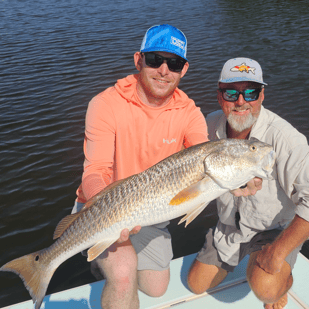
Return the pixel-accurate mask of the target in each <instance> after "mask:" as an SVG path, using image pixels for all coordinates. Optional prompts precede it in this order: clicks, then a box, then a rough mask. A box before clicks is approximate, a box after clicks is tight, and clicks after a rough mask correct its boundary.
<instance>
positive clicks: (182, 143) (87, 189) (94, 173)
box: [73, 24, 208, 309]
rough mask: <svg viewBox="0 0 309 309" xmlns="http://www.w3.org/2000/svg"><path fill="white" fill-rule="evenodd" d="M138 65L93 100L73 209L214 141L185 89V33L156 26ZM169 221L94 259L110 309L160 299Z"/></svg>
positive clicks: (139, 54)
mask: <svg viewBox="0 0 309 309" xmlns="http://www.w3.org/2000/svg"><path fill="white" fill-rule="evenodd" d="M134 63H135V66H136V68H137V70H138V71H139V73H138V74H136V75H129V76H127V77H126V78H123V79H120V80H118V81H117V83H116V84H115V85H114V86H113V87H110V88H108V89H106V90H105V91H103V92H102V93H100V94H98V95H97V96H96V97H94V98H93V99H92V100H91V102H90V103H89V106H88V110H87V115H86V129H85V140H84V153H85V161H84V173H83V176H82V184H81V185H80V187H79V188H78V190H77V200H76V203H75V206H74V209H73V212H76V211H79V210H80V209H81V207H82V206H83V204H84V203H85V202H86V201H87V200H89V199H90V198H92V197H93V196H94V195H96V194H97V193H99V192H100V191H101V190H102V189H104V188H105V187H106V186H108V185H109V184H110V183H112V182H114V181H116V180H119V179H123V178H126V177H129V176H131V175H133V174H136V173H140V172H142V171H144V170H146V169H147V168H149V167H150V166H152V165H154V164H156V163H157V162H159V161H161V160H163V159H165V158H166V157H168V156H170V155H172V154H174V153H176V152H177V151H180V150H181V148H182V147H185V148H187V147H190V146H192V145H195V144H198V143H202V142H206V141H207V140H208V133H207V126H206V122H205V118H204V116H203V114H202V113H201V111H200V108H198V107H196V105H195V103H194V101H193V100H191V99H190V98H189V97H188V96H187V95H186V94H185V93H184V92H183V91H181V90H180V89H179V88H178V84H179V82H180V80H181V78H182V77H184V75H185V74H186V72H187V70H188V68H189V63H188V61H187V40H186V37H185V35H184V34H183V33H182V32H181V31H180V30H179V29H177V28H175V27H173V26H170V25H166V24H164V25H158V26H153V27H151V28H150V29H148V30H147V32H146V34H145V36H144V39H143V42H142V45H141V50H140V52H136V53H135V54H134ZM168 223H169V222H164V223H161V224H158V225H155V226H148V227H143V228H140V227H136V228H134V229H133V230H132V231H131V233H130V236H129V231H128V230H124V231H122V233H121V237H120V239H119V240H118V242H116V243H114V244H113V245H112V246H111V247H110V248H109V249H107V250H106V251H105V252H104V253H103V254H101V255H100V256H99V257H98V258H96V259H95V260H94V261H93V262H92V264H91V270H92V273H93V274H94V275H95V276H96V278H97V279H100V278H102V275H104V277H105V278H106V284H105V287H104V290H103V292H102V298H101V305H102V307H103V308H122V309H124V308H138V307H139V299H138V293H137V291H138V289H140V290H141V291H143V292H144V293H146V294H148V295H150V296H153V297H159V296H161V295H163V294H164V293H165V291H166V289H167V286H168V283H169V278H170V273H169V264H170V261H171V259H172V257H173V252H172V246H171V237H170V233H169V232H168V229H167V228H166V226H167V225H168ZM138 232H139V233H138Z"/></svg>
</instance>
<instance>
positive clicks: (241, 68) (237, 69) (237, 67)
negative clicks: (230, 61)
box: [231, 62, 255, 74]
mask: <svg viewBox="0 0 309 309" xmlns="http://www.w3.org/2000/svg"><path fill="white" fill-rule="evenodd" d="M231 71H232V72H246V73H249V71H251V72H252V73H253V74H255V73H254V71H255V68H251V67H249V66H248V65H246V63H245V62H244V63H242V64H241V65H235V66H234V67H233V68H231Z"/></svg>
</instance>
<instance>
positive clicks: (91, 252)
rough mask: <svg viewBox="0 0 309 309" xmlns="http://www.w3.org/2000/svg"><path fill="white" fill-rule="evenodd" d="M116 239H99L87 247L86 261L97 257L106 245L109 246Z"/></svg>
mask: <svg viewBox="0 0 309 309" xmlns="http://www.w3.org/2000/svg"><path fill="white" fill-rule="evenodd" d="M116 240H117V239H108V240H104V241H100V242H98V243H96V244H95V245H94V246H92V247H91V248H90V249H88V251H87V253H88V258H87V261H88V262H91V261H93V260H94V259H95V258H97V257H98V256H99V255H100V254H101V253H103V252H104V251H105V250H106V249H107V248H108V247H110V246H111V245H112V244H113V243H114V242H115V241H116Z"/></svg>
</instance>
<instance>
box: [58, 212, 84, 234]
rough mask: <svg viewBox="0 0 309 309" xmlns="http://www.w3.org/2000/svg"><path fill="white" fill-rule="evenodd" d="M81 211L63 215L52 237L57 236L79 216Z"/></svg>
mask: <svg viewBox="0 0 309 309" xmlns="http://www.w3.org/2000/svg"><path fill="white" fill-rule="evenodd" d="M80 214H81V212H78V213H75V214H71V215H68V216H66V217H64V218H63V219H62V220H61V221H60V222H59V223H58V225H57V226H56V229H55V232H54V237H53V239H57V238H59V237H60V236H61V235H62V234H63V233H64V231H65V230H66V229H67V228H68V227H69V226H70V225H71V224H72V223H73V222H74V221H75V220H76V219H77V218H78V217H79V216H80Z"/></svg>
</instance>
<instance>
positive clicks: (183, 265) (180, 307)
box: [3, 254, 309, 309]
mask: <svg viewBox="0 0 309 309" xmlns="http://www.w3.org/2000/svg"><path fill="white" fill-rule="evenodd" d="M195 256H196V254H191V255H188V256H185V257H182V258H178V259H175V260H173V261H172V263H171V280H170V284H169V287H168V290H167V292H166V294H165V295H164V296H162V297H159V298H151V297H148V296H146V295H145V294H143V293H141V292H139V298H140V308H142V309H146V308H147V309H150V308H152V309H153V308H170V307H174V306H176V308H177V309H188V308H190V309H192V308H194V309H199V308H216V309H221V308H228V309H233V308H235V309H236V308H237V309H241V308H250V309H255V308H263V304H262V303H261V302H260V301H259V300H258V299H257V298H256V297H255V296H254V294H253V292H252V291H251V290H250V288H249V286H248V283H247V281H246V266H247V262H248V257H246V258H245V259H244V260H243V261H242V262H241V263H240V264H239V265H238V266H237V268H236V269H235V271H234V272H233V273H230V274H229V275H228V276H227V277H226V279H225V280H224V281H223V282H222V283H221V284H220V285H219V286H218V287H216V288H214V289H213V290H211V291H209V292H208V293H204V294H201V295H195V294H192V293H191V292H190V291H189V289H188V287H187V284H186V276H187V272H188V270H189V267H190V265H191V264H192V262H193V260H194V258H195ZM293 277H294V283H293V286H292V289H291V290H290V291H289V293H288V299H289V301H288V305H287V306H286V308H288V309H297V308H298V309H299V308H307V309H309V283H308V278H309V261H308V260H307V258H306V257H304V256H303V255H302V254H299V256H298V258H297V262H296V265H295V268H294V270H293ZM103 285H104V281H99V282H95V283H91V284H86V285H83V286H80V287H77V288H73V289H69V290H66V291H62V292H59V293H55V294H52V295H47V296H46V297H45V298H44V302H43V304H42V306H41V309H55V308H56V309H88V308H89V309H90V308H98V309H100V308H101V307H100V295H101V291H102V288H103ZM8 308H10V309H32V308H34V306H33V303H32V301H31V300H29V301H26V302H22V303H19V304H15V305H12V306H9V307H5V309H8ZM3 309H4V308H3Z"/></svg>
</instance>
